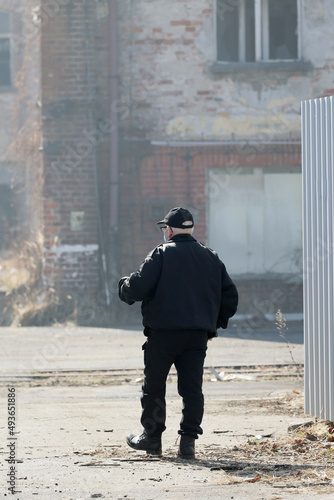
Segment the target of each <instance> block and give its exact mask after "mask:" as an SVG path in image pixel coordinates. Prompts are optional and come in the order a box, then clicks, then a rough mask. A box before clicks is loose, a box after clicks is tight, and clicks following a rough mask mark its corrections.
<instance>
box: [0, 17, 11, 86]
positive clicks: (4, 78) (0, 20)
mask: <svg viewBox="0 0 334 500" xmlns="http://www.w3.org/2000/svg"><path fill="white" fill-rule="evenodd" d="M10 52H11V51H10V15H9V14H8V13H7V12H0V87H10V85H11V83H12V79H11V60H10V59H11V54H10Z"/></svg>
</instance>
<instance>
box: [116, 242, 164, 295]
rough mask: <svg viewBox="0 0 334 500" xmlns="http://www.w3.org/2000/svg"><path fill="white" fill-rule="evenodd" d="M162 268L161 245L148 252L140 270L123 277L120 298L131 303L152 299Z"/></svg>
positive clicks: (119, 291)
mask: <svg viewBox="0 0 334 500" xmlns="http://www.w3.org/2000/svg"><path fill="white" fill-rule="evenodd" d="M161 268H162V256H161V253H160V252H159V247H157V248H156V249H154V250H153V251H152V252H151V253H149V254H148V256H147V257H146V259H145V260H144V262H143V263H142V265H141V266H140V268H139V269H138V271H136V272H134V273H132V274H131V275H130V276H129V277H124V278H121V279H120V281H119V283H118V295H119V298H120V299H121V300H122V301H123V302H126V303H127V304H129V305H131V304H134V302H137V301H143V300H148V299H150V298H151V297H152V296H153V295H154V292H155V289H156V287H157V285H158V282H159V278H160V274H161Z"/></svg>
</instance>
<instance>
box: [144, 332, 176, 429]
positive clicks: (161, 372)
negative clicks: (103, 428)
mask: <svg viewBox="0 0 334 500" xmlns="http://www.w3.org/2000/svg"><path fill="white" fill-rule="evenodd" d="M173 362H174V358H173V355H172V354H171V353H170V352H168V350H166V349H163V348H162V346H161V345H160V344H159V340H158V338H156V337H154V336H152V337H149V338H148V341H147V342H146V344H145V348H144V364H145V370H144V382H143V386H142V398H141V405H142V415H141V423H142V426H143V428H144V431H145V433H146V434H147V435H148V436H150V437H155V436H160V435H161V434H162V432H163V431H164V430H165V429H166V426H165V422H166V399H165V395H166V380H167V376H168V373H169V370H170V368H171V366H172V364H173Z"/></svg>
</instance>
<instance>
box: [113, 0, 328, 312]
mask: <svg viewBox="0 0 334 500" xmlns="http://www.w3.org/2000/svg"><path fill="white" fill-rule="evenodd" d="M118 7H119V14H118V15H119V19H118V22H119V39H120V49H119V65H120V69H119V74H120V85H121V96H122V104H123V106H124V109H123V111H122V116H121V117H120V118H121V119H120V130H121V137H122V144H123V147H122V148H121V156H120V165H121V173H122V175H121V178H120V185H121V187H120V192H121V195H120V199H121V204H120V210H121V214H120V218H121V223H120V235H121V236H120V242H121V247H122V251H121V256H122V258H121V264H120V265H121V268H122V270H123V269H124V270H126V269H128V268H129V267H130V268H131V266H132V267H133V266H136V265H137V264H138V263H139V262H140V260H141V259H142V257H143V256H144V255H145V253H146V252H147V251H148V250H149V248H150V247H152V246H154V244H156V243H157V242H158V241H159V234H158V233H157V231H156V228H155V227H154V221H155V220H159V218H160V216H161V215H162V214H163V213H164V212H165V211H166V210H167V209H168V207H171V206H176V205H181V204H183V205H186V206H188V207H189V208H190V209H191V210H193V211H194V213H195V217H196V235H197V236H198V238H199V239H200V240H202V241H204V242H205V243H207V244H208V245H209V246H212V247H213V248H215V249H216V250H217V252H218V253H219V255H220V257H221V258H222V260H223V261H224V262H225V263H226V265H227V267H228V269H229V270H230V273H231V274H232V275H233V277H234V278H235V280H236V282H237V284H238V285H239V288H240V290H241V296H242V300H241V304H240V306H241V307H240V309H239V311H240V312H247V313H252V311H254V313H256V311H260V312H263V313H264V314H274V313H275V312H276V310H277V308H279V307H281V308H283V309H285V310H286V311H288V312H292V311H294V312H301V311H302V297H301V295H302V286H301V283H302V259H301V257H302V208H301V146H300V106H301V100H302V99H306V98H310V97H318V96H326V95H330V94H332V93H333V76H334V60H333V55H332V54H333V45H334V36H333V29H332V27H331V26H332V22H333V19H334V6H333V5H332V4H331V2H329V1H327V0H321V1H320V2H317V3H316V6H315V3H314V2H313V1H312V0H283V1H282V0H277V1H275V0H270V1H269V0H241V1H234V0H205V1H204V2H203V1H192V2H188V1H186V0H184V1H176V0H175V1H171V2H157V1H149V0H142V1H141V0H139V1H136V2H133V1H130V0H129V1H122V2H119V4H118Z"/></svg>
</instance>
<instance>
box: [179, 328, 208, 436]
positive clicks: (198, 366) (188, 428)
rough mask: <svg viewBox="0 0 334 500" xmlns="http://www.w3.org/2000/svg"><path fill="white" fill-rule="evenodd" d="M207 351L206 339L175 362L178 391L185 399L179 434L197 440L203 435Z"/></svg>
mask: <svg viewBox="0 0 334 500" xmlns="http://www.w3.org/2000/svg"><path fill="white" fill-rule="evenodd" d="M206 349H207V340H206V339H205V338H204V337H203V338H200V339H199V342H198V344H197V345H196V346H194V347H191V348H189V349H187V350H185V351H184V353H183V354H182V355H180V356H179V357H178V358H177V359H176V360H175V367H176V369H177V373H178V391H179V394H180V396H181V397H182V399H183V410H182V420H181V423H180V430H179V434H181V435H188V436H193V437H195V438H197V437H198V434H203V430H202V428H201V423H202V419H203V413H204V396H203V392H202V384H203V366H204V360H205V356H206Z"/></svg>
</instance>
